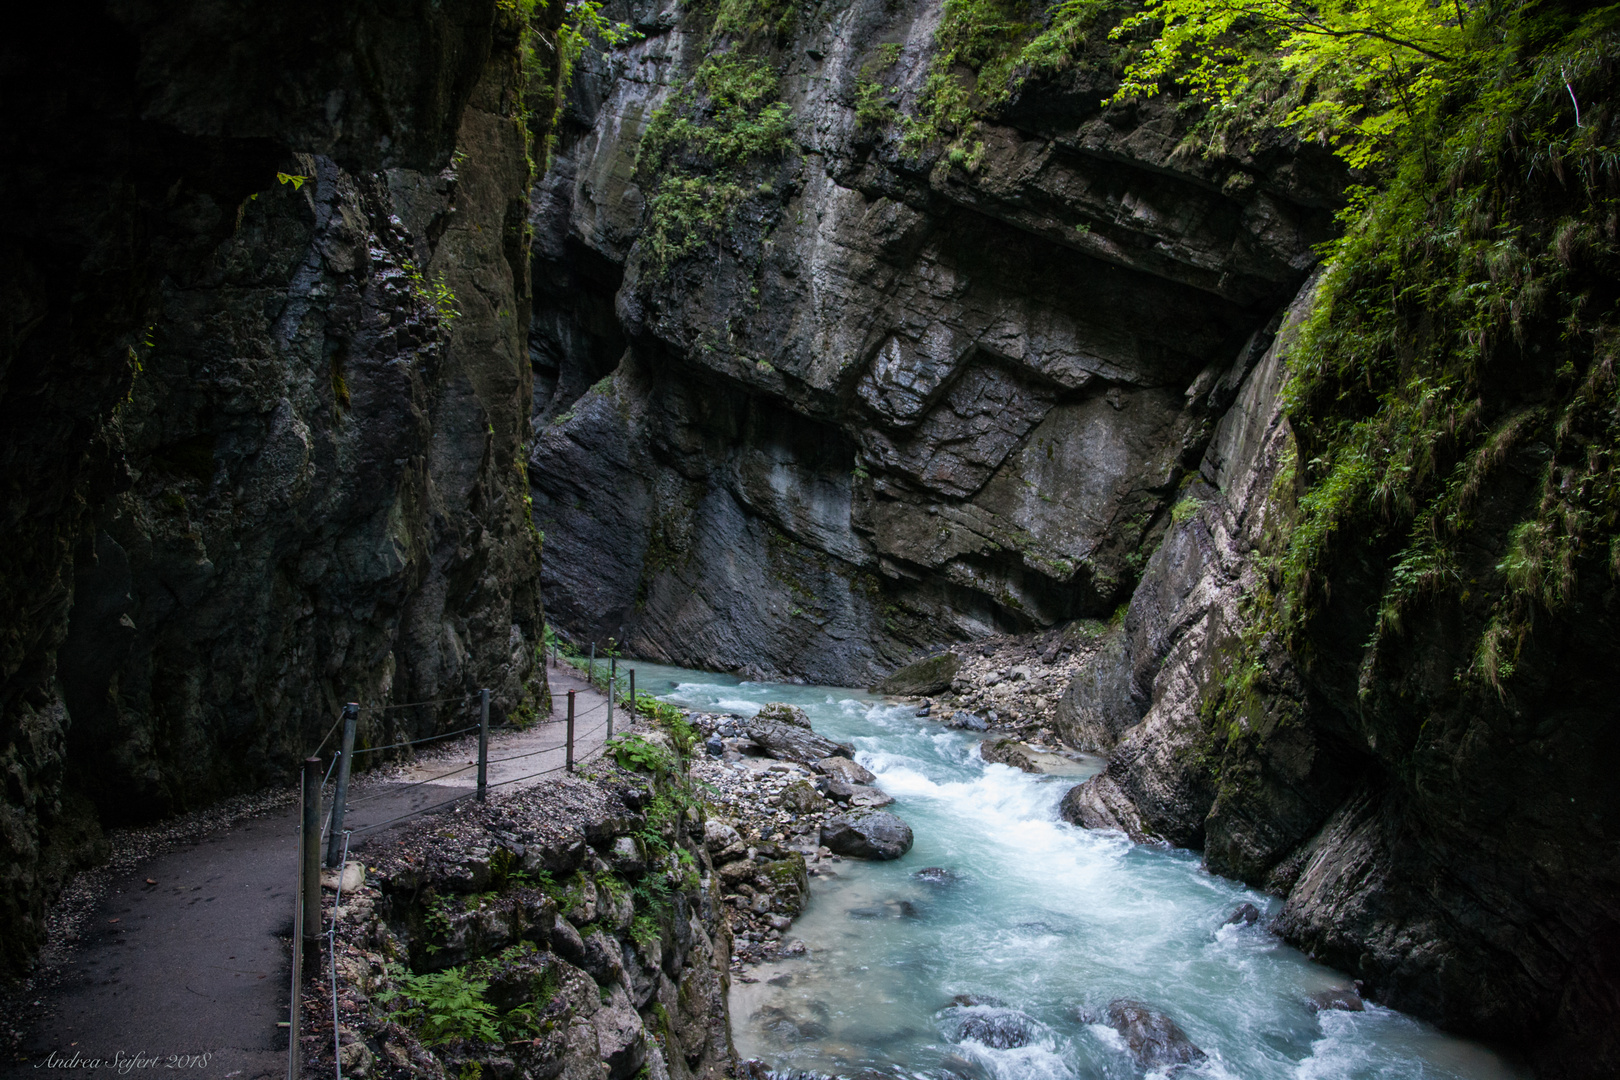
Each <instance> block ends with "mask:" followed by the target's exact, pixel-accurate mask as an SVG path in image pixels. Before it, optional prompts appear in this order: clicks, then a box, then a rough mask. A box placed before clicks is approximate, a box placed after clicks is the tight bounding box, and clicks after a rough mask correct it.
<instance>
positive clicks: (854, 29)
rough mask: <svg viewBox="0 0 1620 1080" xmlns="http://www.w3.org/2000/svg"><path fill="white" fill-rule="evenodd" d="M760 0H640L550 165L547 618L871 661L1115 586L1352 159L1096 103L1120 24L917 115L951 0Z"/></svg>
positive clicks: (1295, 272)
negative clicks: (979, 117)
mask: <svg viewBox="0 0 1620 1080" xmlns="http://www.w3.org/2000/svg"><path fill="white" fill-rule="evenodd" d="M758 7H759V10H758V11H755V10H754V9H753V8H750V9H749V14H746V15H737V14H735V13H733V14H730V15H727V14H724V13H719V14H717V13H715V12H710V11H708V10H707V9H697V8H691V9H688V8H682V7H676V6H674V5H664V6H658V5H649V4H639V5H633V6H632V7H630V8H626V9H620V10H619V11H618V17H620V18H623V19H625V20H626V21H627V22H628V23H629V24H631V25H633V26H634V27H635V28H636V30H637V31H639V32H640V34H641V35H642V36H641V37H640V38H639V40H635V41H633V42H630V43H627V44H624V45H621V46H619V47H618V48H615V49H612V50H609V51H608V52H607V53H606V54H605V56H602V57H600V58H598V59H596V60H595V61H594V62H593V63H592V64H590V65H585V66H582V68H581V75H580V77H579V78H578V79H577V81H576V84H575V92H574V96H573V98H572V100H571V103H570V109H569V111H568V113H567V114H566V115H565V119H564V125H563V127H562V134H561V139H560V142H559V146H558V151H557V154H556V156H555V160H554V163H553V165H552V168H551V170H550V172H549V173H548V174H547V176H546V177H545V178H544V179H543V180H542V181H541V183H540V185H539V186H538V188H537V193H536V200H535V211H534V213H535V217H534V224H535V229H536V243H535V273H534V277H535V281H536V283H537V284H536V290H535V315H534V319H533V323H532V329H531V337H530V348H531V360H532V362H533V364H534V365H535V371H536V375H537V380H536V386H537V397H536V403H535V405H536V409H535V417H536V422H537V431H538V434H537V438H536V444H535V448H534V451H533V454H532V457H531V470H530V473H531V482H532V484H533V489H534V494H535V507H536V510H535V512H536V517H537V519H538V520H539V522H540V525H541V527H542V529H543V530H544V532H545V534H546V543H547V545H548V549H549V550H550V551H551V552H552V554H553V557H552V558H549V559H548V560H547V563H546V569H545V570H544V571H543V574H544V582H545V588H546V594H547V600H548V606H549V610H550V611H551V613H552V617H553V619H554V620H555V621H556V622H557V623H559V624H560V625H561V626H562V627H563V628H564V629H566V630H568V631H570V632H572V633H574V634H576V635H578V636H581V637H584V638H589V639H592V640H596V641H601V640H604V639H606V638H608V637H610V636H611V637H615V638H617V639H619V640H621V641H625V642H627V643H628V645H629V647H630V648H631V649H632V650H633V651H635V652H637V653H639V654H641V655H649V656H656V657H663V658H668V659H670V660H674V661H679V662H682V663H687V664H692V665H696V666H703V667H710V668H718V669H726V670H731V669H741V670H748V671H755V672H761V673H764V672H771V673H777V674H783V675H788V676H797V677H803V678H808V679H812V680H816V681H824V682H834V683H843V684H866V683H871V682H875V681H876V680H877V678H879V677H880V676H881V675H882V674H884V673H886V672H887V671H888V670H889V669H891V668H892V667H893V666H895V665H896V664H897V663H898V662H900V661H901V660H902V659H903V658H905V657H906V656H907V655H908V654H909V653H910V652H911V650H913V649H914V648H916V647H917V646H919V645H924V644H935V643H937V642H939V641H941V640H943V639H951V638H971V637H974V636H977V635H979V634H982V633H985V632H987V631H989V630H992V629H1001V630H1027V629H1032V628H1036V627H1042V626H1049V625H1052V624H1054V623H1056V622H1060V621H1063V620H1066V619H1071V618H1075V617H1079V616H1087V615H1096V614H1099V613H1102V614H1106V613H1107V612H1108V611H1111V610H1113V608H1114V607H1115V606H1117V605H1118V604H1119V603H1120V602H1121V600H1123V599H1124V598H1125V597H1126V596H1127V595H1128V594H1129V590H1130V587H1131V585H1132V584H1133V583H1134V581H1135V578H1136V576H1137V574H1138V573H1139V572H1140V569H1141V566H1142V558H1143V553H1144V551H1145V550H1147V549H1150V548H1151V546H1152V542H1153V540H1154V539H1155V538H1156V537H1157V536H1158V535H1159V534H1160V532H1161V531H1162V528H1163V525H1164V523H1165V521H1166V520H1167V512H1168V508H1169V506H1170V505H1171V503H1173V502H1174V501H1175V497H1176V490H1177V486H1178V484H1179V483H1180V482H1181V480H1182V479H1183V478H1184V477H1185V476H1186V475H1187V472H1188V470H1189V469H1191V468H1193V467H1195V466H1196V464H1197V461H1198V459H1199V457H1200V456H1201V454H1202V453H1203V447H1204V444H1205V442H1206V441H1207V439H1208V437H1209V431H1210V425H1211V424H1212V422H1213V421H1214V419H1215V418H1216V417H1217V416H1218V415H1219V412H1220V409H1221V408H1223V407H1224V405H1225V403H1226V401H1228V400H1229V399H1230V397H1231V394H1232V391H1233V388H1234V386H1233V384H1231V383H1230V380H1229V379H1228V374H1229V372H1230V370H1231V369H1232V368H1233V366H1234V361H1235V360H1237V361H1238V367H1239V372H1238V375H1239V377H1241V369H1242V367H1243V365H1244V364H1246V363H1252V361H1253V360H1254V359H1255V358H1258V356H1259V355H1260V354H1261V353H1262V352H1264V350H1265V345H1266V341H1267V334H1268V329H1269V328H1270V326H1271V324H1272V323H1273V321H1274V317H1275V315H1276V313H1277V312H1278V310H1279V309H1280V307H1281V306H1282V305H1283V304H1285V303H1286V302H1287V300H1288V299H1289V297H1291V296H1292V295H1293V293H1294V290H1295V289H1296V288H1297V287H1298V285H1299V283H1300V282H1301V281H1302V280H1303V278H1304V275H1305V274H1306V272H1307V271H1308V269H1309V267H1310V266H1311V265H1312V263H1313V261H1314V255H1313V252H1312V246H1313V245H1314V244H1315V243H1317V242H1319V241H1320V240H1322V239H1324V238H1325V237H1326V236H1327V235H1328V228H1329V225H1330V221H1331V210H1330V208H1331V206H1332V205H1333V203H1334V200H1335V199H1336V183H1337V181H1336V177H1337V175H1338V172H1337V169H1336V168H1335V167H1334V166H1333V165H1332V163H1331V159H1330V158H1329V157H1328V155H1326V154H1325V153H1324V152H1322V151H1320V150H1315V149H1312V148H1307V147H1301V146H1298V145H1281V144H1279V145H1276V146H1270V147H1267V148H1265V149H1264V150H1262V151H1246V152H1245V153H1244V154H1242V155H1232V156H1228V157H1224V158H1219V159H1205V158H1202V157H1200V156H1199V155H1198V154H1196V153H1186V152H1178V150H1177V148H1178V145H1179V144H1180V142H1181V140H1182V138H1183V136H1184V135H1185V130H1184V129H1183V128H1182V127H1181V126H1180V122H1179V121H1178V119H1177V117H1176V114H1175V112H1174V110H1173V109H1170V108H1167V107H1159V106H1144V107H1128V108H1108V109H1104V108H1102V107H1101V106H1100V105H1099V104H1098V103H1099V102H1100V101H1101V99H1102V98H1103V97H1104V96H1106V94H1107V93H1108V92H1109V91H1110V90H1111V88H1112V86H1113V85H1114V83H1113V75H1112V74H1111V70H1110V65H1109V64H1108V63H1107V61H1106V58H1105V57H1102V56H1101V55H1100V54H1098V55H1088V56H1086V57H1083V58H1082V60H1081V62H1080V63H1078V64H1076V65H1075V66H1073V67H1072V68H1070V69H1069V70H1068V71H1067V72H1066V73H1064V74H1063V75H1062V76H1061V77H1056V78H1054V79H1052V80H1049V81H1048V82H1045V83H1040V84H1031V85H1030V86H1029V87H1028V88H1027V89H1026V91H1025V92H1024V94H1023V95H1022V96H1021V97H1020V98H1019V99H1017V100H1016V101H1014V102H1013V103H1011V104H1010V105H1009V106H1007V107H1006V108H1004V109H1002V110H1001V111H1000V112H999V113H998V114H997V116H996V117H995V118H994V119H993V120H988V121H986V122H984V123H983V124H981V125H980V126H979V128H978V130H977V134H976V135H975V141H974V142H972V143H970V144H969V145H970V146H972V147H973V149H972V152H971V153H970V154H964V153H963V151H962V150H961V149H960V148H957V149H955V150H952V151H950V152H947V151H946V150H944V149H942V146H943V144H932V145H923V146H916V145H912V144H911V143H910V142H908V141H907V140H906V139H905V138H904V137H903V124H902V123H901V122H900V120H899V116H900V115H901V113H903V112H905V111H906V110H907V109H909V108H914V107H915V105H916V102H917V101H918V100H919V99H920V98H921V97H922V96H923V94H924V93H925V89H926V86H927V82H928V78H929V73H930V64H931V63H932V61H933V58H934V56H935V42H934V35H935V30H936V28H937V25H938V20H939V17H940V11H939V8H938V6H937V5H932V4H922V3H918V4H910V5H885V4H881V3H875V2H874V3H866V2H854V3H836V4H824V5H819V6H817V7H815V8H814V9H813V11H812V10H810V9H807V11H806V12H803V13H797V14H793V12H797V9H790V8H787V7H783V8H782V9H781V10H780V11H778V10H777V8H775V7H770V5H759V6H758ZM766 8H770V12H769V13H774V14H772V16H771V19H769V20H765V15H766V14H768V13H767V12H766ZM790 15H791V18H790V17H789V16H790ZM754 16H758V18H757V19H755V18H753V17H754ZM778 16H780V20H779V19H778V18H777V17H778ZM751 20H752V21H751ZM761 20H764V21H763V22H762V21H761ZM783 20H785V21H783ZM762 26H764V27H766V29H760V27H762ZM874 88H876V90H875V89H874ZM878 90H880V91H881V96H882V105H881V107H876V106H873V105H872V99H873V94H874V93H875V92H876V91H878ZM744 117H751V118H752V119H748V118H744ZM750 147H751V148H752V149H749V148H750ZM728 148H729V149H728ZM610 296H611V297H612V301H611V303H610V302H609V297H610ZM1240 357H1244V358H1247V359H1244V360H1239V359H1238V358H1240ZM1223 380H1225V381H1223Z"/></svg>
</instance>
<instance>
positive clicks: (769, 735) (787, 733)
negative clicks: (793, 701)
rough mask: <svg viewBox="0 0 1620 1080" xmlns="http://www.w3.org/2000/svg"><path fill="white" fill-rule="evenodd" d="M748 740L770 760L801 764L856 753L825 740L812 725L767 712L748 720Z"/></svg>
mask: <svg viewBox="0 0 1620 1080" xmlns="http://www.w3.org/2000/svg"><path fill="white" fill-rule="evenodd" d="M782 707H783V708H789V707H790V706H782ZM768 708H769V706H767V709H768ZM748 737H749V738H750V739H752V740H754V742H755V743H757V744H758V745H759V748H760V749H761V750H763V751H765V753H766V754H767V755H769V756H770V757H773V758H775V759H776V760H778V761H793V762H797V763H798V764H800V765H813V764H815V763H816V762H818V761H820V760H822V759H823V758H829V757H848V756H849V755H850V754H851V753H852V751H851V750H850V748H849V747H847V746H844V745H842V744H840V743H835V742H833V741H832V740H831V739H823V738H822V737H821V736H820V735H817V734H816V733H815V732H813V731H811V730H810V728H809V727H808V726H801V725H800V724H799V723H798V722H797V721H789V720H780V719H777V718H776V715H775V714H772V715H770V716H767V715H766V713H765V710H761V711H760V714H759V715H758V716H756V717H754V718H753V719H752V720H750V721H748Z"/></svg>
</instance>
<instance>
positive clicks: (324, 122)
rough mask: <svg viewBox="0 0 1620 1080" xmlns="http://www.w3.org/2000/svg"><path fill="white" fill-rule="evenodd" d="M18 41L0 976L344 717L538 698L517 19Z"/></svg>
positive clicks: (304, 12)
mask: <svg viewBox="0 0 1620 1080" xmlns="http://www.w3.org/2000/svg"><path fill="white" fill-rule="evenodd" d="M545 17H546V16H544V15H542V16H541V19H542V20H543V19H544V18H545ZM560 18H561V11H560V9H559V10H558V12H556V13H555V15H554V16H553V17H552V21H551V28H552V29H553V30H554V29H555V26H556V24H557V22H558V21H560ZM14 29H15V32H13V33H8V35H7V37H6V41H5V43H4V44H3V45H0V50H3V54H4V55H3V56H0V72H3V78H4V80H5V86H4V89H3V93H0V99H3V101H4V106H3V107H4V110H5V111H4V116H3V118H0V139H3V140H4V144H5V149H6V160H7V166H6V169H5V186H4V192H5V195H6V198H7V201H8V206H9V211H8V214H7V219H6V222H5V224H4V226H3V236H0V245H3V246H4V249H5V257H4V259H0V264H3V266H4V271H3V272H4V274H5V275H6V289H5V307H6V312H7V322H6V328H7V329H6V337H5V343H4V358H3V360H0V379H3V384H0V430H3V431H4V432H5V437H4V446H3V454H4V459H3V468H0V473H3V475H4V480H3V481H0V483H3V484H4V496H3V498H4V507H5V523H6V532H7V537H6V542H5V544H4V545H0V711H3V720H0V767H3V769H4V772H5V776H6V801H5V809H4V818H3V820H0V868H3V869H0V922H3V923H4V925H5V926H6V932H5V934H4V935H3V936H0V940H3V943H4V956H3V958H0V964H3V969H4V971H5V972H6V973H7V974H17V973H20V972H22V971H24V970H26V968H27V966H28V964H29V963H30V961H31V958H32V956H33V954H34V952H35V951H36V949H37V948H38V946H39V943H40V935H41V931H42V917H43V912H44V905H45V902H46V900H47V899H48V898H49V896H50V895H51V893H52V891H53V890H54V889H55V888H56V887H57V886H58V885H59V883H60V881H61V879H62V877H63V875H64V874H65V873H66V872H67V871H68V870H69V869H71V868H72V866H73V865H75V864H76V863H78V862H81V861H82V860H84V859H86V858H89V857H92V856H93V855H94V849H95V843H96V838H97V836H98V835H99V826H100V824H101V823H119V822H124V821H129V820H135V819H143V818H149V817H153V816H157V815H162V814H167V813H172V812H177V811H180V810H184V809H187V808H190V807H195V806H197V805H200V804H202V803H205V802H207V801H209V800H212V799H214V798H218V797H219V796H221V795H224V794H228V793H231V792H234V791H240V790H245V789H249V788H252V787H259V786H263V785H265V784H269V783H281V782H285V781H286V780H287V779H288V778H289V777H290V776H291V775H292V773H293V770H294V769H295V768H296V764H297V761H298V759H299V758H300V757H302V756H303V755H304V754H306V753H309V752H311V751H312V750H313V749H314V747H315V745H316V744H317V743H319V742H320V741H321V738H322V735H323V734H324V733H325V732H326V730H327V728H328V727H329V726H330V724H331V722H332V719H333V717H334V716H335V715H336V710H337V708H338V706H339V705H340V704H341V703H343V702H345V701H351V700H353V701H359V702H361V703H362V704H363V705H365V706H367V707H368V708H367V709H366V710H365V711H364V712H363V713H362V722H361V734H360V738H361V739H362V741H363V742H372V743H380V742H382V741H384V740H385V739H387V738H389V737H391V736H392V735H393V734H395V733H396V732H402V731H403V732H426V731H430V730H433V729H434V728H435V727H436V726H437V725H440V724H442V723H444V722H446V721H448V720H449V719H451V718H459V717H460V716H461V715H462V714H461V711H460V710H461V704H460V700H459V699H461V698H462V696H463V695H465V694H466V693H468V692H469V691H472V690H475V689H476V688H478V687H482V686H488V687H490V688H492V689H493V690H494V699H495V702H496V705H497V708H498V709H500V710H502V711H507V710H521V709H524V708H533V707H534V706H535V704H536V703H537V702H538V700H539V699H540V698H541V697H542V696H543V695H544V692H545V687H544V675H543V669H541V668H539V667H537V666H536V664H535V662H534V646H535V643H536V642H537V641H538V640H539V635H540V622H541V612H540V600H539V593H538V589H537V588H536V580H535V579H536V570H537V560H538V545H537V543H536V541H535V538H534V537H533V535H532V532H531V529H530V527H529V525H528V522H527V520H526V511H525V481H524V474H523V469H524V464H523V459H522V453H521V447H522V446H523V445H524V443H525V441H526V439H527V434H528V401H529V398H530V388H529V382H530V380H529V372H528V365H527V364H526V363H525V362H524V348H523V335H524V321H525V320H524V317H523V313H524V311H525V309H526V306H527V303H528V255H527V241H526V235H525V231H524V216H525V214H526V211H527V195H528V186H529V182H530V164H529V159H528V156H527V155H528V152H529V146H530V140H531V139H532V138H534V137H535V135H536V134H538V135H539V136H541V137H543V135H544V131H543V130H540V131H538V133H535V132H531V131H529V130H527V125H526V121H525V116H526V115H527V110H526V109H525V103H524V101H523V98H522V95H524V93H525V92H526V91H527V92H528V93H531V94H538V95H539V96H540V97H541V99H542V102H544V100H545V99H546V97H547V88H546V87H544V86H543V85H539V84H538V83H535V84H532V85H531V81H530V80H528V78H527V76H526V74H525V72H524V70H523V67H522V63H521V57H522V53H523V47H522V39H523V35H525V34H527V33H529V28H528V26H527V25H526V24H525V22H524V21H523V20H522V19H521V18H520V17H519V16H518V15H517V13H516V12H515V11H514V10H512V9H510V8H500V7H498V6H497V5H496V4H495V3H494V2H493V0H455V2H451V3H443V4H439V3H435V4H431V5H429V4H417V5H411V6H409V7H407V8H405V9H401V10H399V11H396V12H393V13H383V12H381V11H379V10H378V9H375V8H373V7H372V6H370V5H364V4H339V5H326V4H320V5H312V4H303V3H293V4H279V5H270V6H268V7H266V6H258V7H251V8H242V7H239V6H236V5H227V4H222V3H214V2H207V0H198V2H194V3H187V4H181V5H151V4H144V3H119V2H115V3H107V4H101V3H88V4H64V5H55V6H54V7H51V8H49V9H48V10H47V9H39V8H35V9H31V10H30V11H29V12H28V13H26V15H23V16H20V17H19V24H18V26H16V27H15V28H14ZM554 76H555V70H553V77H554ZM546 115H547V116H549V110H548V112H547V113H546ZM437 699H455V700H452V701H449V702H447V703H445V704H442V705H433V706H429V707H427V708H423V709H417V710H411V711H408V712H394V713H381V712H378V711H375V710H374V709H372V708H370V707H371V706H382V705H386V704H389V703H390V702H404V701H422V700H430V701H431V700H437Z"/></svg>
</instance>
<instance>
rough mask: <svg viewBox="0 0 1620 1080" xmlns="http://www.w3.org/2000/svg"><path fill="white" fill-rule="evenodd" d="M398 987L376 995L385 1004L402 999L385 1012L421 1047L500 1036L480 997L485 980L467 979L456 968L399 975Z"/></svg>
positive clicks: (495, 1017)
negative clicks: (412, 1036) (401, 1001)
mask: <svg viewBox="0 0 1620 1080" xmlns="http://www.w3.org/2000/svg"><path fill="white" fill-rule="evenodd" d="M399 982H400V989H399V990H396V991H390V992H387V993H384V994H379V995H378V1001H380V1002H382V1003H383V1004H385V1005H386V1004H389V1003H391V1002H393V1001H396V1000H398V999H400V998H403V999H404V1004H403V1006H402V1007H401V1008H399V1009H397V1010H395V1011H394V1012H392V1013H390V1014H389V1017H388V1019H390V1020H393V1021H396V1022H398V1023H400V1024H403V1025H404V1026H406V1027H408V1028H410V1029H411V1030H412V1031H414V1032H415V1033H416V1035H417V1037H418V1038H419V1039H421V1040H422V1044H423V1045H424V1046H439V1045H442V1044H444V1043H447V1042H450V1041H452V1040H454V1039H474V1040H477V1041H479V1042H496V1041H498V1040H499V1039H500V1028H499V1024H498V1021H499V1019H500V1016H499V1013H498V1012H497V1011H496V1009H495V1006H493V1005H491V1004H490V1003H489V1002H487V1001H485V1000H484V992H485V991H486V990H488V989H489V980H488V979H474V978H468V977H467V974H466V972H465V970H464V969H463V968H459V967H453V968H447V969H446V970H444V971H440V972H436V973H434V974H431V975H402V976H401V977H400V980H399Z"/></svg>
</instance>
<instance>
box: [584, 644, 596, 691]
mask: <svg viewBox="0 0 1620 1080" xmlns="http://www.w3.org/2000/svg"><path fill="white" fill-rule="evenodd" d="M585 681H586V682H588V683H590V684H591V685H592V686H595V685H596V642H594V641H593V642H591V660H590V663H588V664H586V665H585Z"/></svg>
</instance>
